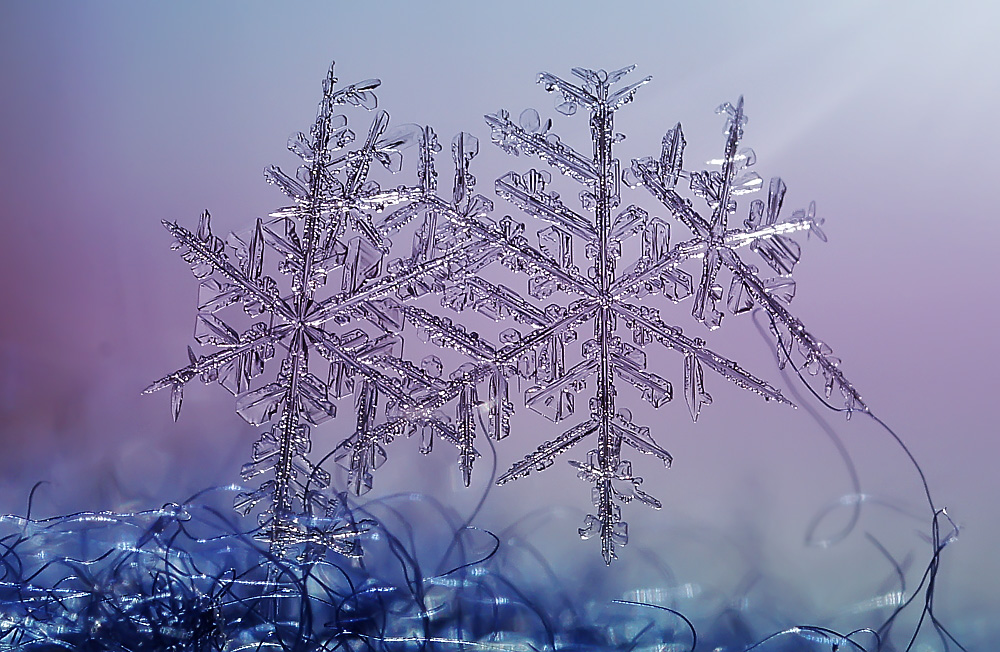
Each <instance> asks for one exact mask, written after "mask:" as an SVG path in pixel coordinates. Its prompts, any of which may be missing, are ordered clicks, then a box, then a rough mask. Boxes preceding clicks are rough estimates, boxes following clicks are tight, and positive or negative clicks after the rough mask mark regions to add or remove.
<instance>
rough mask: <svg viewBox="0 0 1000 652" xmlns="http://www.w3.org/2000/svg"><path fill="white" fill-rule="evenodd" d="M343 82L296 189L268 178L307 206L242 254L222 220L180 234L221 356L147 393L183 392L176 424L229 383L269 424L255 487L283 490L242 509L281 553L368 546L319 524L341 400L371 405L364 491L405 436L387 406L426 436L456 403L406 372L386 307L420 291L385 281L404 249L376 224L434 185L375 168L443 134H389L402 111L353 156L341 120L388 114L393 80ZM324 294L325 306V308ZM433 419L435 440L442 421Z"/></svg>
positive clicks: (259, 225)
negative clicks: (357, 113)
mask: <svg viewBox="0 0 1000 652" xmlns="http://www.w3.org/2000/svg"><path fill="white" fill-rule="evenodd" d="M336 83H337V78H336V77H335V76H334V72H333V68H332V67H331V69H330V74H329V76H328V78H327V79H326V82H325V84H324V96H323V100H322V102H321V103H320V108H319V112H318V116H317V118H316V122H315V124H314V125H313V126H312V129H311V130H310V133H309V134H308V135H306V134H302V133H299V134H296V135H295V136H293V137H292V139H291V140H290V141H289V149H290V150H291V151H293V152H294V153H296V154H297V155H298V156H299V157H300V158H301V159H302V165H301V167H299V168H298V171H297V173H296V174H295V176H294V177H293V176H290V175H287V174H285V173H284V172H282V171H281V170H280V169H278V168H276V167H271V168H269V169H267V170H265V177H266V178H267V180H268V181H269V182H270V183H272V184H274V185H276V186H277V187H279V188H280V189H281V190H282V191H283V192H284V193H285V194H287V195H288V196H289V197H290V198H291V199H292V200H293V201H294V204H293V205H292V206H290V207H288V208H284V209H281V210H278V211H276V212H274V213H272V214H271V215H270V216H269V218H268V219H266V220H262V219H258V220H257V222H256V225H255V227H254V228H252V229H251V230H250V231H249V232H248V233H245V234H232V235H230V237H229V240H228V246H227V243H224V242H223V241H222V240H221V239H220V238H218V237H216V236H215V235H213V233H212V230H211V223H210V216H209V214H208V212H207V211H206V212H205V213H204V214H203V215H202V217H201V221H200V223H199V226H198V229H197V231H195V232H193V233H192V232H191V231H188V230H187V229H185V228H184V227H182V226H179V225H178V224H175V223H173V222H164V226H165V227H166V228H167V229H168V230H169V231H170V232H171V234H173V236H174V238H175V245H174V246H175V248H177V249H180V250H181V251H182V255H183V257H184V259H185V260H186V261H187V262H189V263H191V265H192V270H193V272H194V275H195V276H196V277H197V278H199V279H201V290H200V296H199V313H198V317H197V324H196V328H195V339H196V340H197V341H198V342H199V343H200V344H202V345H209V346H212V347H215V348H216V349H217V350H216V351H215V352H213V353H210V354H209V355H205V356H197V355H195V353H194V352H193V351H192V350H191V349H190V348H189V349H188V354H189V357H190V364H189V365H188V366H186V367H183V368H182V369H179V370H177V371H175V372H173V373H172V374H170V375H168V376H166V377H164V378H162V379H160V380H158V381H157V382H155V383H153V384H152V385H150V386H149V387H148V388H147V389H146V393H149V392H153V391H157V390H160V389H164V388H168V387H169V388H170V389H171V394H172V396H171V403H172V411H173V415H174V418H175V419H176V418H177V416H178V413H179V411H180V408H181V402H182V392H183V387H184V385H185V384H186V383H187V382H189V381H190V380H192V379H194V378H196V377H198V378H200V379H201V380H202V381H204V382H206V383H209V382H216V381H217V382H218V383H219V384H221V385H222V386H223V387H225V388H226V389H228V390H229V391H230V392H232V393H233V394H234V395H235V396H236V402H237V408H236V409H237V412H238V413H239V414H240V416H242V417H243V418H244V419H245V420H246V421H248V422H249V423H251V424H253V425H258V426H259V425H264V424H269V428H268V429H267V430H265V431H264V432H263V433H262V434H261V437H260V439H259V440H258V441H257V442H256V443H255V444H254V447H253V457H252V460H251V461H250V462H249V463H248V464H246V465H244V467H243V471H242V475H243V478H244V480H250V479H251V478H254V477H256V476H259V475H266V476H268V479H266V480H265V481H264V482H263V483H262V484H260V485H259V487H258V488H257V489H255V490H253V491H249V492H247V493H244V494H241V495H240V496H238V497H237V500H236V504H235V507H236V509H237V510H238V511H240V512H242V513H244V514H248V513H250V512H251V511H253V510H255V509H256V508H257V507H258V505H259V504H260V503H262V502H263V503H264V504H265V508H264V509H263V511H262V512H261V515H260V520H261V524H262V526H263V528H262V536H263V538H265V539H267V540H269V541H270V543H271V547H272V549H273V550H274V551H275V552H277V553H283V552H284V551H285V550H286V549H287V548H288V547H289V546H292V545H295V544H298V543H302V542H309V543H313V544H319V545H331V544H333V545H336V546H337V547H340V548H341V549H349V547H348V545H347V542H349V540H350V538H351V537H352V536H353V535H354V534H355V528H353V527H351V526H350V525H346V526H344V527H342V528H341V527H338V528H333V529H330V528H329V527H327V528H325V529H319V528H316V527H314V525H315V523H317V522H322V521H318V520H317V517H318V518H328V517H331V516H332V515H333V514H335V513H336V509H337V506H338V505H337V501H336V500H335V499H334V500H331V495H330V492H329V491H327V490H328V488H329V487H330V484H331V476H330V474H329V472H328V471H326V470H324V469H322V468H319V467H318V466H316V465H314V464H313V463H312V462H311V461H310V460H309V459H308V457H307V455H308V454H309V452H310V449H311V445H312V444H311V436H310V435H311V433H310V429H311V427H313V426H316V425H319V424H321V423H323V422H324V421H327V420H328V419H331V418H332V417H334V416H335V415H336V414H337V408H336V405H335V401H336V400H337V399H340V398H343V397H346V396H350V395H356V401H357V412H356V416H357V432H356V434H355V436H354V437H352V438H350V439H348V440H346V441H345V443H344V444H343V445H342V448H344V449H346V455H347V456H348V457H350V458H351V459H350V461H349V466H350V468H351V469H352V474H351V480H352V483H353V485H354V489H355V491H356V493H362V491H363V490H364V489H365V488H367V487H369V486H370V483H371V477H370V474H369V473H368V469H369V468H370V467H372V466H376V465H377V464H378V460H379V456H380V455H381V456H384V452H383V451H382V450H381V447H380V446H379V442H380V441H386V440H388V439H391V438H392V436H393V435H394V434H396V433H398V432H399V431H400V427H401V426H402V425H405V424H404V423H403V422H402V421H401V420H400V418H398V417H397V418H395V419H391V420H389V421H388V422H387V423H383V424H381V429H380V430H376V429H375V424H374V418H373V417H374V412H375V408H376V405H377V403H378V398H379V397H380V396H384V397H388V398H389V400H391V401H392V403H393V406H394V409H395V411H396V412H397V413H399V414H405V415H407V416H409V417H410V418H409V419H408V420H407V421H406V423H409V424H412V423H416V421H417V419H416V418H415V417H414V416H413V415H415V414H416V413H417V412H419V411H420V409H418V408H417V407H416V406H419V408H424V411H425V412H426V404H427V401H426V400H424V399H425V398H426V396H427V395H428V394H436V393H439V392H441V390H442V383H441V382H440V381H439V380H437V379H436V378H434V377H433V375H432V374H428V373H427V372H425V371H423V370H421V369H419V368H417V367H415V366H413V365H411V364H408V363H405V362H404V361H402V360H400V359H399V354H400V351H401V347H402V340H401V339H400V338H399V336H398V335H396V333H397V332H398V330H399V328H400V327H401V326H402V322H401V321H400V320H401V318H402V316H401V313H400V311H399V308H398V306H397V305H396V304H395V303H393V302H391V301H386V300H385V298H384V297H385V295H386V294H388V293H389V292H390V291H394V290H395V289H397V288H399V287H402V286H403V285H405V284H406V283H407V278H406V277H405V275H390V276H380V273H381V269H382V257H383V253H384V251H386V250H387V248H388V244H389V243H388V241H387V240H386V239H385V238H384V235H383V234H384V233H385V232H386V230H387V228H386V224H385V223H384V222H379V221H376V216H378V215H381V214H383V212H384V211H385V209H386V208H387V207H389V206H393V205H397V204H404V205H405V204H406V203H407V202H408V201H410V200H412V199H413V198H415V197H424V196H426V192H425V188H426V187H427V186H428V185H429V183H430V182H429V181H428V180H427V178H426V177H427V176H428V175H431V174H432V171H430V170H428V171H427V173H426V175H425V178H424V179H423V181H424V183H423V184H421V185H420V186H415V187H406V186H399V187H396V188H393V189H388V190H384V189H382V188H381V186H380V185H379V183H378V182H377V181H375V180H373V179H372V178H371V172H372V169H371V168H372V166H373V165H380V166H382V167H385V168H386V169H388V170H389V171H390V172H397V171H399V170H400V169H401V167H402V161H401V155H400V151H401V150H402V149H404V148H405V147H407V146H409V145H411V144H413V143H415V142H417V141H418V140H433V134H432V132H430V131H429V130H426V129H423V130H422V129H420V128H419V127H417V126H416V125H403V126H401V127H397V128H395V129H389V128H388V124H389V116H388V114H386V113H385V112H384V111H379V112H377V113H376V114H375V117H374V119H373V120H372V122H371V124H370V126H369V127H368V130H367V131H368V133H367V136H366V137H365V138H364V139H363V141H362V142H361V143H360V147H358V146H357V144H355V146H354V148H353V149H351V147H350V146H351V145H352V144H354V141H355V134H354V132H353V131H351V130H350V129H348V126H347V117H346V116H345V115H344V114H342V113H339V112H338V111H340V110H343V109H344V108H347V107H351V106H354V107H361V108H363V109H367V110H374V109H375V108H376V97H375V95H374V94H373V92H372V91H373V89H375V88H376V87H377V86H378V85H379V83H380V82H379V81H378V80H376V79H370V80H366V81H363V82H360V83H358V84H353V85H350V86H347V87H345V88H342V89H337V88H336ZM265 251H271V252H273V253H274V254H277V255H276V256H275V257H274V258H275V261H272V262H273V263H276V270H277V273H278V274H279V275H281V276H285V277H287V279H288V281H289V285H290V290H288V291H285V292H282V291H281V290H279V285H278V282H277V281H276V280H275V278H274V277H272V276H268V275H267V274H265V269H266V266H265ZM447 261H448V257H440V258H438V259H436V260H434V261H431V262H430V263H429V264H427V265H424V266H423V267H419V268H418V269H417V270H411V271H414V273H419V274H427V273H429V272H430V271H432V270H434V269H435V268H436V267H439V266H442V265H446V264H447ZM323 290H326V295H327V296H325V297H321V296H320V292H321V291H323ZM233 305H238V306H240V307H242V311H235V312H234V311H232V310H230V311H228V316H227V317H226V319H225V320H223V319H222V318H221V317H220V313H221V312H222V311H224V310H225V309H226V308H228V307H230V306H233ZM248 321H249V324H247V322H248ZM354 322H362V324H361V325H360V326H359V325H356V324H354ZM352 326H353V327H352ZM273 358H278V359H279V360H280V364H278V365H277V371H276V373H274V374H273V375H272V376H271V377H266V376H265V371H266V370H265V367H266V366H268V365H267V364H266V363H267V362H268V361H270V360H271V359H273ZM317 358H318V359H317ZM317 374H319V375H317ZM424 421H425V422H426V423H428V424H429V425H430V427H433V426H434V425H435V424H434V415H433V413H430V414H429V416H428V417H427V418H426V419H425V420H424ZM438 430H439V431H442V432H444V433H445V434H446V435H448V436H450V438H451V439H453V440H455V441H456V442H457V441H458V440H457V436H453V435H452V433H451V431H450V430H448V426H447V424H443V423H442V424H439V427H438ZM326 522H327V523H329V521H326Z"/></svg>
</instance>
